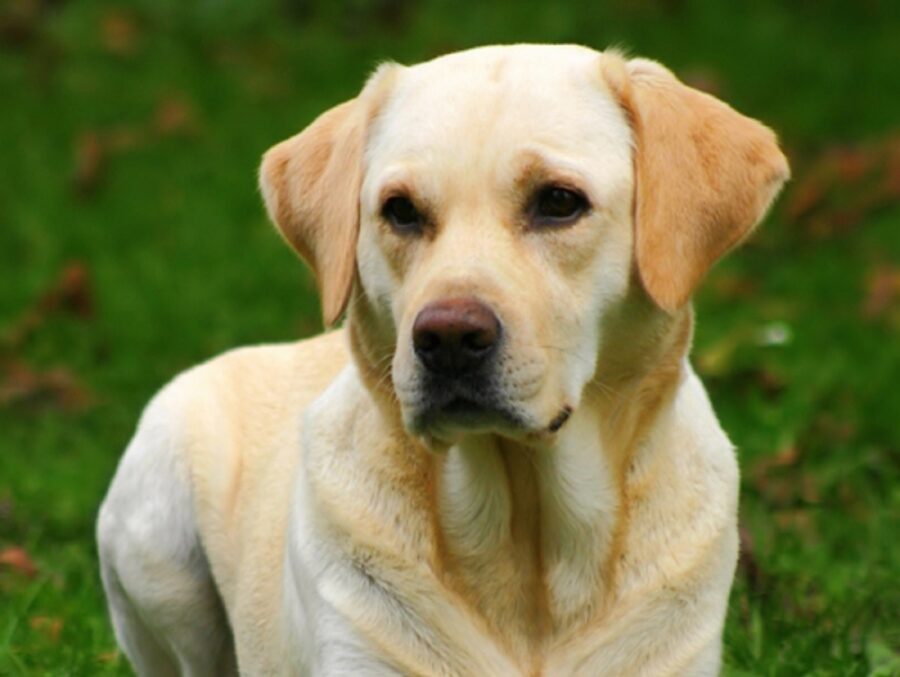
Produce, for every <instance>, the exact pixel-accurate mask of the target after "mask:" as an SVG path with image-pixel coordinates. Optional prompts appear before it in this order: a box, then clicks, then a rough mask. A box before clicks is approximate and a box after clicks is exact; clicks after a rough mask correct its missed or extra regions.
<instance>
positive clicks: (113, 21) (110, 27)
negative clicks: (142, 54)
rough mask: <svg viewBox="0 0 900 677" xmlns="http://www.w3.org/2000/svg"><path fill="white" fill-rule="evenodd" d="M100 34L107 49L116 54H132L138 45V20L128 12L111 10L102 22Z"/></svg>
mask: <svg viewBox="0 0 900 677" xmlns="http://www.w3.org/2000/svg"><path fill="white" fill-rule="evenodd" d="M100 36H101V39H102V42H103V46H104V47H105V48H106V49H107V51H109V52H111V53H112V54H115V55H116V56H130V55H132V54H134V52H135V51H136V47H137V37H138V29H137V22H136V21H135V19H134V17H133V16H131V15H130V14H127V13H126V12H123V11H121V10H111V11H109V12H107V13H106V14H105V15H104V16H103V18H102V20H101V22H100Z"/></svg>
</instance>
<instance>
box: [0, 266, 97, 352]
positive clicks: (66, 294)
mask: <svg viewBox="0 0 900 677" xmlns="http://www.w3.org/2000/svg"><path fill="white" fill-rule="evenodd" d="M59 311H64V312H68V313H72V314H73V315H75V316H76V317H79V318H82V319H88V318H90V317H93V315H94V293H93V288H92V285H91V275H90V271H89V270H88V268H87V266H86V265H84V264H83V263H81V262H80V261H70V262H69V263H67V264H66V265H65V267H64V268H63V269H62V271H60V274H59V275H58V276H57V278H56V280H54V282H53V284H52V285H50V286H49V287H48V288H47V290H46V291H44V292H43V293H42V294H41V295H40V297H39V298H38V300H37V302H36V303H35V304H34V305H33V306H32V307H31V308H29V309H28V310H27V311H26V312H25V313H24V314H23V315H22V316H21V317H20V318H19V319H18V320H17V321H16V322H15V324H13V326H12V328H11V329H10V330H9V331H8V332H6V336H5V337H4V340H3V341H2V344H4V345H5V347H6V348H7V349H9V350H15V349H16V348H18V347H19V346H21V345H22V344H23V343H24V342H25V341H26V340H27V339H28V337H29V336H31V334H33V333H34V332H35V331H36V330H37V329H38V328H39V327H40V326H41V325H42V324H44V322H46V320H47V318H48V317H49V316H50V315H51V314H53V313H55V312H59Z"/></svg>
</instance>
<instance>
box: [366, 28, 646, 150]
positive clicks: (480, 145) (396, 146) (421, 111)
mask: <svg viewBox="0 0 900 677" xmlns="http://www.w3.org/2000/svg"><path fill="white" fill-rule="evenodd" d="M601 58H602V57H601V54H600V53H599V52H595V51H593V50H590V49H587V48H584V47H578V46H555V45H554V46H549V45H517V46H508V47H487V48H478V49H474V50H469V51H465V52H458V53H455V54H450V55H447V56H443V57H440V58H437V59H435V60H433V61H429V62H426V63H423V64H419V65H416V66H412V67H409V68H403V69H402V70H401V72H400V73H399V74H398V77H397V78H396V79H395V81H394V83H393V90H392V92H391V93H390V95H389V97H388V100H387V101H386V103H385V107H384V109H383V110H382V111H381V114H380V115H379V116H378V121H377V123H376V125H375V129H374V132H373V138H372V141H373V144H372V145H373V146H374V148H373V147H370V149H369V157H370V159H372V158H373V156H377V157H378V158H381V159H390V160H395V159H401V160H404V159H415V158H417V157H422V156H423V154H432V153H438V154H441V155H459V154H461V153H466V152H470V151H473V150H478V149H480V151H481V152H485V151H486V150H487V149H489V148H492V147H493V148H500V149H503V150H504V151H506V150H514V149H516V148H518V147H521V146H525V145H530V146H531V147H532V148H538V149H540V148H544V149H547V150H550V151H560V152H562V153H563V154H570V153H573V152H574V153H578V154H585V155H587V154H593V155H595V156H596V154H597V153H596V151H597V149H599V148H604V149H612V150H614V151H618V152H619V154H621V152H622V151H627V150H628V149H629V148H630V130H629V128H628V124H627V121H626V119H625V116H624V113H623V111H622V110H621V108H620V107H619V105H618V104H617V102H616V101H615V98H614V97H613V95H612V94H611V93H610V91H609V90H608V88H607V86H606V84H605V82H604V80H603V78H602V75H601V67H600V59H601ZM385 156H387V157H385ZM460 159H461V158H460Z"/></svg>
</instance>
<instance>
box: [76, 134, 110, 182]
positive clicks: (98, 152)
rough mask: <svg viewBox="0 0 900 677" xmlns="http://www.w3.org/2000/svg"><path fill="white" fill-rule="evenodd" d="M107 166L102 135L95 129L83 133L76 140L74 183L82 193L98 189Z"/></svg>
mask: <svg viewBox="0 0 900 677" xmlns="http://www.w3.org/2000/svg"><path fill="white" fill-rule="evenodd" d="M105 167H106V152H105V150H104V148H103V144H102V142H101V139H100V135H99V134H97V133H96V132H93V131H88V132H84V133H82V134H81V135H80V136H79V137H78V139H77V140H76V141H75V172H74V174H73V175H72V185H73V187H74V188H75V190H76V191H77V192H78V193H79V194H80V195H89V194H90V193H93V192H94V191H96V190H97V188H98V187H99V185H100V180H101V179H102V177H103V170H104V169H105Z"/></svg>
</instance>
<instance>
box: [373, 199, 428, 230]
mask: <svg viewBox="0 0 900 677" xmlns="http://www.w3.org/2000/svg"><path fill="white" fill-rule="evenodd" d="M381 215H382V216H383V217H384V218H385V219H387V221H388V222H390V224H391V225H392V226H393V227H394V230H397V231H399V232H401V233H412V232H416V231H418V230H419V229H420V228H421V227H422V215H421V214H419V212H418V210H417V209H416V207H415V205H413V203H412V202H411V201H410V199H409V198H408V197H403V196H400V195H398V196H394V197H392V198H389V199H388V200H387V201H386V202H385V203H384V206H383V207H382V208H381Z"/></svg>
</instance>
